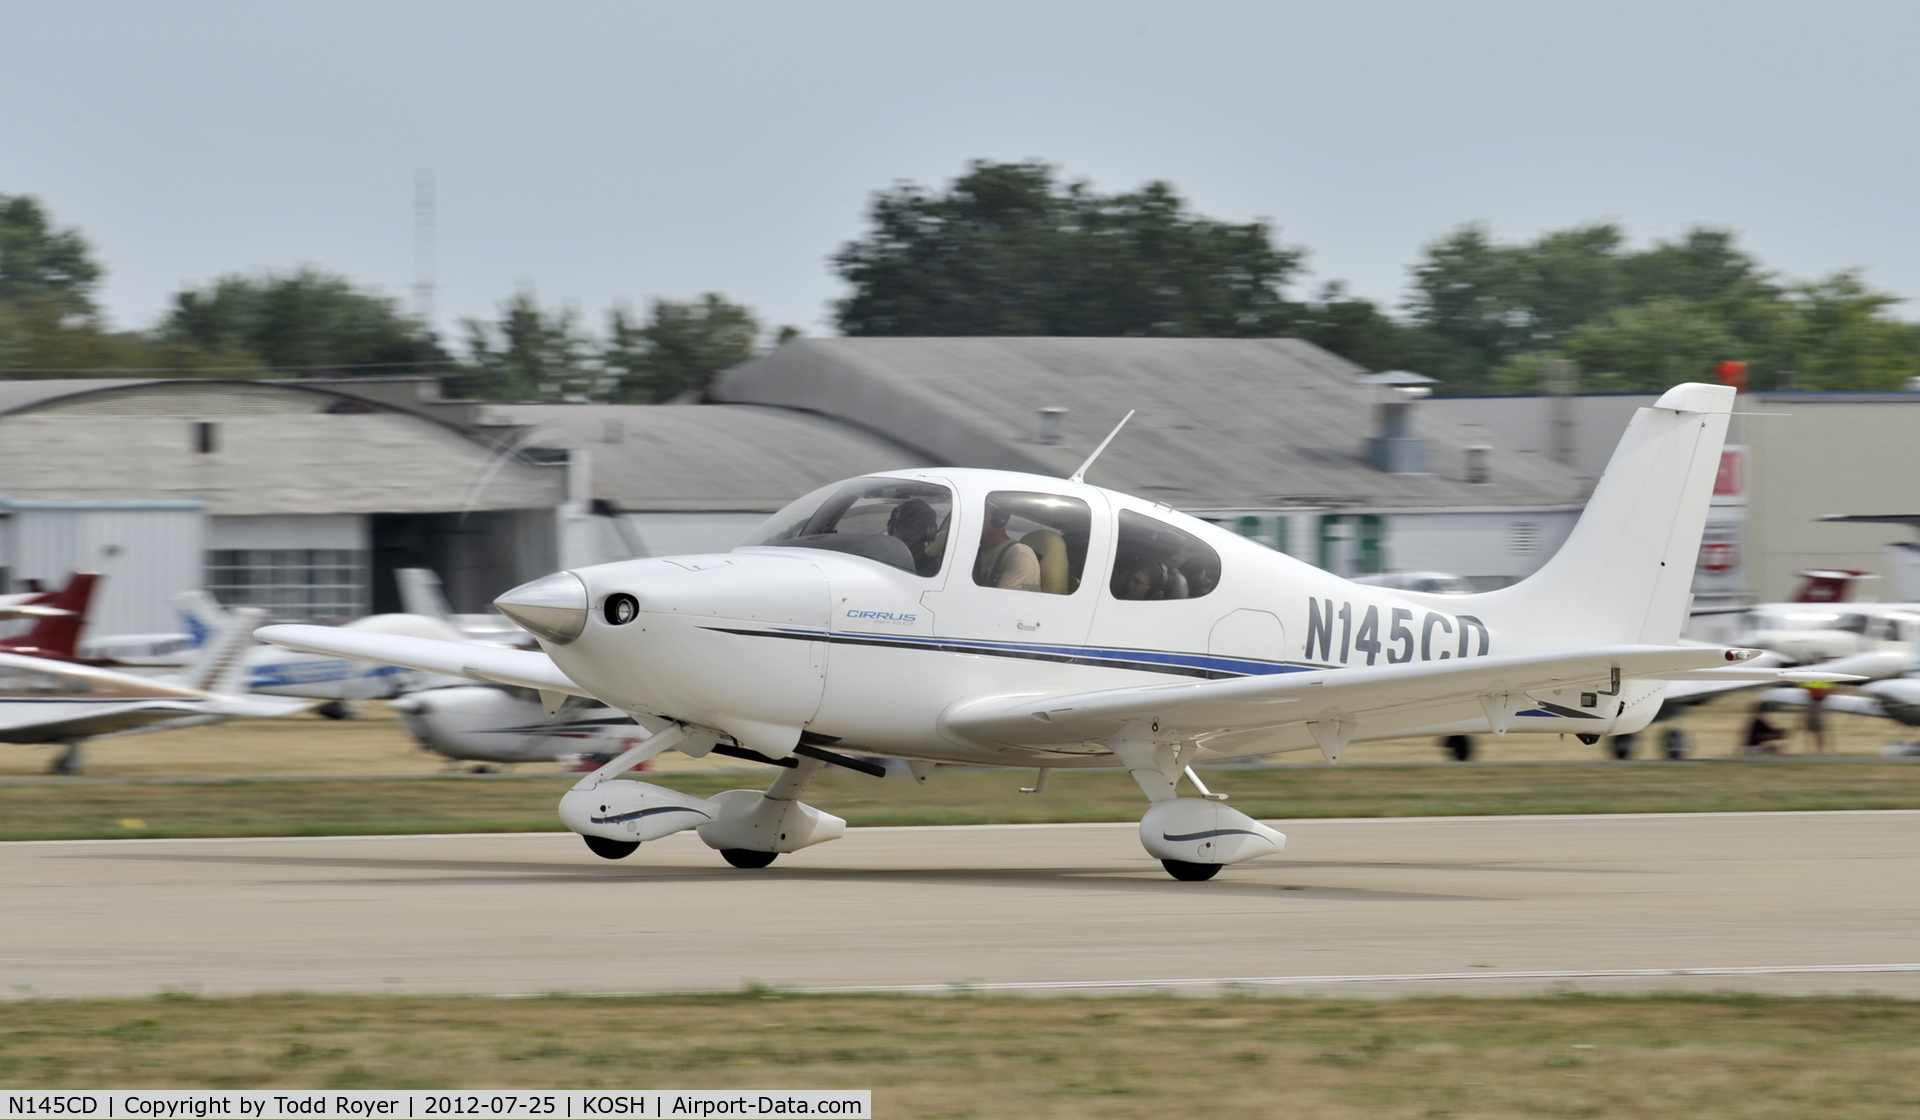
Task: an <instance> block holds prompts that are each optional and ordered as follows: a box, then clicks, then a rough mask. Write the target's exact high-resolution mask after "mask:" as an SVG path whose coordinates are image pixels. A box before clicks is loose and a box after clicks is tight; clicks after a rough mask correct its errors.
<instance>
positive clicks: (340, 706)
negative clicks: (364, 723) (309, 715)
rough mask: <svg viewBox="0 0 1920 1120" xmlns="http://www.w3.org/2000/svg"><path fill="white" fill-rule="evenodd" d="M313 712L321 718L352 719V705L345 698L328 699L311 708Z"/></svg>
mask: <svg viewBox="0 0 1920 1120" xmlns="http://www.w3.org/2000/svg"><path fill="white" fill-rule="evenodd" d="M313 714H314V715H317V716H319V717H321V718H322V719H352V718H353V716H354V711H353V705H351V704H349V703H347V702H346V701H345V700H329V701H327V702H326V703H324V704H322V705H320V706H319V707H317V708H315V709H314V710H313Z"/></svg>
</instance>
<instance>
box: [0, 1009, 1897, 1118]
mask: <svg viewBox="0 0 1920 1120" xmlns="http://www.w3.org/2000/svg"><path fill="white" fill-rule="evenodd" d="M1916 1070H1920V1002H1914V1001H1902V1000H1891V999H1883V998H1873V997H1858V998H1839V997H1822V998H1802V999H1788V998H1770V997H1756V996H1714V995H1699V996H1691V995H1689V996H1678V995H1670V996H1651V997H1649V996H1639V997H1590V996H1566V995H1562V996H1546V997H1538V998H1530V999H1435V998H1409V999H1398V1000H1337V999H1324V1000H1320V999H1268V998H1256V997H1248V996H1235V997H1227V998H1215V999H1177V998H1168V997H1110V998H1078V997H1075V998H1049V999H1028V998H1020V997H1008V998H980V997H956V998H903V997H851V996H793V995H782V994H781V993H779V992H775V991H764V990H762V991H748V992H744V993H740V994H737V995H731V996H707V997H691V996H663V997H653V998H644V999H639V998H564V997H549V998H541V999H524V1000H497V999H493V1000H490V999H480V998H470V997H468V998H462V997H445V998H431V997H405V996H302V995H276V996H252V997H244V998H236V999H193V998H184V997H178V996H176V997H172V998H168V997H161V998H159V999H146V1000H72V1001H65V1000H33V1001H24V1002H16V1003H6V1004H0V1085H4V1086H5V1087H6V1088H10V1089H30V1088H38V1087H70V1088H96V1089H99V1088H115V1087H136V1086H137V1087H143V1088H146V1087H151V1088H162V1087H211V1088H286V1089H292V1088H308V1087H339V1088H350V1087H368V1088H411V1087H428V1088H441V1087H445V1088H478V1089H484V1088H515V1089H517V1088H561V1089H588V1088H619V1089H635V1090H637V1089H648V1088H721V1089H726V1088H737V1089H745V1088H821V1089H832V1088H855V1089H860V1088H864V1089H872V1090H873V1102H874V1112H875V1114H876V1115H878V1116H881V1117H885V1118H888V1120H899V1118H909V1117H976V1116H977V1117H1002V1116H1021V1117H1054V1118H1067V1117H1099V1118H1102V1120H1125V1118H1134V1117H1141V1118H1144V1117H1155V1118H1159V1117H1166V1116H1223V1117H1228V1116H1230V1117H1243V1116H1244V1117H1255V1116H1261V1117H1264V1116H1299V1117H1316V1118H1336V1120H1341V1118H1349V1117H1351V1118H1361V1117H1366V1118H1388V1120H1392V1118H1400V1117H1409V1118H1411V1117H1421V1118H1427V1117H1453V1116H1460V1117H1468V1116H1471V1117H1487V1118H1504V1117H1523V1116H1524V1117H1538V1116H1550V1117H1558V1116H1573V1117H1612V1116H1620V1117H1652V1116H1660V1117H1666V1116H1672V1117H1687V1118H1690V1120H1692V1118H1700V1120H1717V1118H1734V1117H1738V1118H1742V1120H1775V1118H1778V1120H1786V1118H1793V1120H1802V1118H1807V1117H1821V1118H1823V1120H1825V1118H1843V1120H1845V1118H1867V1117H1875V1118H1877V1117H1902V1118H1908V1117H1912V1116H1916V1115H1920V1073H1916Z"/></svg>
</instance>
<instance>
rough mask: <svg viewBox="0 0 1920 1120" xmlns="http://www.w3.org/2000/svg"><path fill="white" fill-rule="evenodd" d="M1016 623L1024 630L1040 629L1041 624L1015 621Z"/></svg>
mask: <svg viewBox="0 0 1920 1120" xmlns="http://www.w3.org/2000/svg"><path fill="white" fill-rule="evenodd" d="M1014 625H1015V626H1018V627H1019V628H1020V629H1022V630H1038V629H1040V624H1039V623H1038V622H1015V623H1014Z"/></svg>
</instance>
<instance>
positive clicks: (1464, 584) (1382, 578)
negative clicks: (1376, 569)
mask: <svg viewBox="0 0 1920 1120" xmlns="http://www.w3.org/2000/svg"><path fill="white" fill-rule="evenodd" d="M1353 582H1355V583H1357V584H1360V585H1361V586H1363V587H1391V588H1393V589H1394V590H1396V591H1425V592H1428V593H1429V594H1433V595H1471V594H1473V584H1471V583H1469V582H1468V581H1467V580H1466V579H1465V578H1464V577H1461V576H1456V575H1451V574H1449V573H1447V572H1382V573H1380V574H1379V575H1371V576H1355V577H1354V580H1353Z"/></svg>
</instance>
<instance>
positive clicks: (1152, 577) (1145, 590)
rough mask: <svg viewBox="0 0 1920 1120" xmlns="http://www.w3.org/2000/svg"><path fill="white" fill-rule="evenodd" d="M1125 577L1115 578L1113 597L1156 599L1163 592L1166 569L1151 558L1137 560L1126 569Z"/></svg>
mask: <svg viewBox="0 0 1920 1120" xmlns="http://www.w3.org/2000/svg"><path fill="white" fill-rule="evenodd" d="M1126 573H1127V575H1126V578H1125V579H1121V580H1116V581H1115V582H1116V583H1118V584H1119V587H1118V588H1117V589H1116V591H1115V596H1114V597H1115V598H1119V599H1141V600H1145V599H1158V598H1161V597H1162V596H1163V595H1164V594H1165V589H1166V582H1167V571H1166V569H1165V568H1163V567H1161V566H1160V565H1159V564H1158V563H1157V562H1155V561H1153V560H1139V561H1136V562H1134V563H1133V564H1132V565H1130V566H1129V567H1128V568H1127V569H1126Z"/></svg>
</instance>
